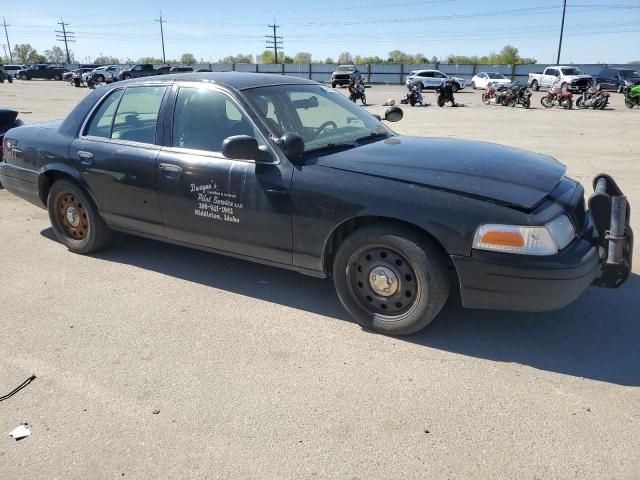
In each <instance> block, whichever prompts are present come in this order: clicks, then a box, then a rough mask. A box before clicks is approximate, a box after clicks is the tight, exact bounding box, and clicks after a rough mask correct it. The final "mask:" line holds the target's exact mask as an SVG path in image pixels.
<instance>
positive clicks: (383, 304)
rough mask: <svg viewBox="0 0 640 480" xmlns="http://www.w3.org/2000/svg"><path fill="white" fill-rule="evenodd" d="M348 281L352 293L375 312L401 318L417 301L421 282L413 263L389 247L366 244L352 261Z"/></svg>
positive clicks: (348, 269)
mask: <svg viewBox="0 0 640 480" xmlns="http://www.w3.org/2000/svg"><path fill="white" fill-rule="evenodd" d="M347 281H348V283H349V286H350V288H351V291H352V293H353V296H354V297H355V298H356V299H357V301H358V302H359V303H360V304H361V306H362V307H363V308H364V309H365V310H367V311H369V312H372V313H376V314H378V315H382V316H385V317H389V320H394V317H402V316H403V315H405V314H406V313H407V312H409V311H410V310H411V309H412V308H413V307H414V306H415V304H416V302H417V300H418V297H419V294H420V285H419V280H418V278H417V277H416V274H415V271H414V269H413V267H412V266H411V263H410V262H409V261H408V260H407V259H406V258H405V257H404V256H403V255H401V254H400V253H398V252H397V251H395V250H394V249H392V248H388V247H386V246H382V245H381V246H367V247H364V248H362V249H360V250H358V251H357V252H355V253H354V254H353V255H352V256H351V259H350V260H349V266H348V268H347Z"/></svg>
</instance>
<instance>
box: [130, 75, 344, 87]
mask: <svg viewBox="0 0 640 480" xmlns="http://www.w3.org/2000/svg"><path fill="white" fill-rule="evenodd" d="M125 78H126V77H125ZM336 85H337V84H336V82H331V88H336Z"/></svg>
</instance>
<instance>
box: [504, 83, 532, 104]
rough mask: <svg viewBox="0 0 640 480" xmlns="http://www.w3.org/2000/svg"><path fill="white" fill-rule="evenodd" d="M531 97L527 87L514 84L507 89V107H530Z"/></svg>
mask: <svg viewBox="0 0 640 480" xmlns="http://www.w3.org/2000/svg"><path fill="white" fill-rule="evenodd" d="M531 95H533V92H532V91H531V89H530V88H529V86H528V85H519V84H517V83H516V84H514V85H511V86H510V87H509V88H508V89H507V96H508V98H509V100H508V101H509V105H511V106H512V107H515V106H516V105H522V106H523V107H524V108H529V107H531Z"/></svg>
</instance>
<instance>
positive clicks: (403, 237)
mask: <svg viewBox="0 0 640 480" xmlns="http://www.w3.org/2000/svg"><path fill="white" fill-rule="evenodd" d="M333 279H334V284H335V288H336V292H337V294H338V297H339V298H340V301H341V302H342V305H343V306H344V308H345V309H346V310H347V312H349V314H350V315H351V316H352V317H353V318H354V319H355V320H356V321H357V322H358V323H359V324H360V325H362V326H363V327H364V328H368V329H371V330H375V331H377V332H380V333H383V334H388V335H410V334H412V333H415V332H417V331H418V330H421V329H422V328H424V327H425V326H427V325H428V324H429V323H431V321H432V320H433V319H434V318H435V317H436V315H437V314H438V313H439V312H440V310H441V309H442V307H443V306H444V304H445V303H446V301H447V297H448V296H449V288H450V285H449V283H450V281H449V272H448V268H447V262H446V260H445V256H444V255H443V253H442V251H441V249H440V248H439V246H438V245H437V244H436V243H435V242H434V241H433V240H431V239H430V238H428V237H426V236H424V235H421V234H420V233H418V232H415V231H413V230H411V229H409V228H406V227H402V226H400V227H399V226H397V225H389V224H383V223H381V224H374V225H369V226H367V227H364V228H362V229H359V230H356V231H355V232H354V233H353V234H351V235H350V236H349V237H347V238H346V239H345V240H344V241H343V242H342V244H341V245H340V248H339V249H338V252H337V253H336V257H335V260H334V262H333ZM376 280H377V282H376Z"/></svg>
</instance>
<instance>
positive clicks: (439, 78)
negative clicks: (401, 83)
mask: <svg viewBox="0 0 640 480" xmlns="http://www.w3.org/2000/svg"><path fill="white" fill-rule="evenodd" d="M448 79H451V80H453V81H454V84H453V90H454V91H455V92H457V91H458V90H462V89H463V88H464V78H458V77H450V76H449V75H447V74H446V73H442V72H441V71H439V70H413V71H411V72H410V73H409V75H408V76H407V85H410V84H412V83H414V84H416V85H418V84H420V88H422V89H423V90H424V89H425V88H436V87H439V86H440V85H442V84H443V83H444V82H445V81H446V80H448Z"/></svg>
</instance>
